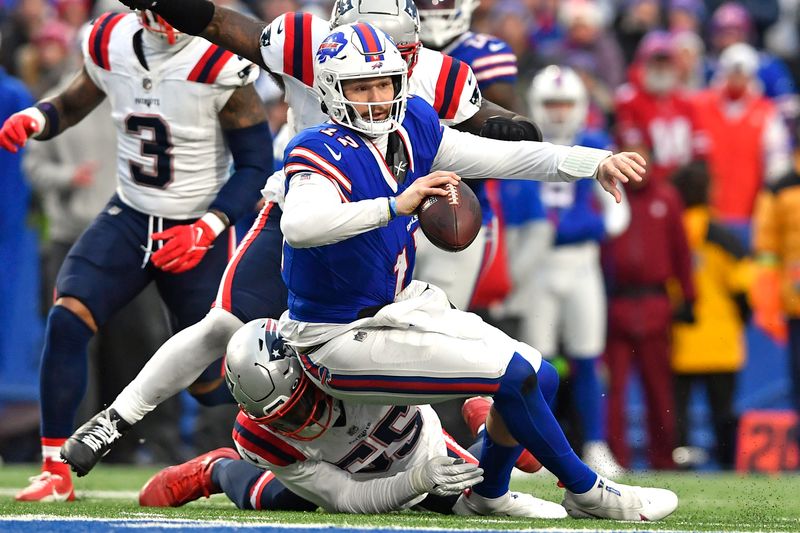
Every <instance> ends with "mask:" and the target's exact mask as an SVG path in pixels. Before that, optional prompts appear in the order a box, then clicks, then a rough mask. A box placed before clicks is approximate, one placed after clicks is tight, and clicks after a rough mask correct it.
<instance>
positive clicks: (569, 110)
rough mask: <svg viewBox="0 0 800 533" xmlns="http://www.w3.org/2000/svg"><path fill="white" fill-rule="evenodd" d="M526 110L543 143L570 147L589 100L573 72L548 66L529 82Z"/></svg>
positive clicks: (581, 83)
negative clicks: (527, 109)
mask: <svg viewBox="0 0 800 533" xmlns="http://www.w3.org/2000/svg"><path fill="white" fill-rule="evenodd" d="M528 106H529V107H530V111H531V115H532V118H533V119H534V120H535V121H536V123H537V124H538V125H539V127H540V128H541V129H542V134H543V135H544V139H545V140H546V141H549V142H553V143H556V144H571V143H572V142H573V141H574V139H575V136H576V135H577V134H578V132H579V131H580V130H581V129H582V128H583V127H584V126H585V124H586V117H587V115H588V112H589V99H588V95H587V93H586V87H585V86H584V84H583V82H582V81H581V79H580V76H578V74H577V73H576V72H575V71H574V70H572V69H571V68H568V67H559V66H556V65H550V66H549V67H546V68H545V69H544V70H542V71H541V72H539V73H538V74H537V75H536V76H535V77H534V78H533V81H532V82H531V86H530V89H529V90H528Z"/></svg>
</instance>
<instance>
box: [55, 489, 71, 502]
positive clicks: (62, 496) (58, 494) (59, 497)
mask: <svg viewBox="0 0 800 533" xmlns="http://www.w3.org/2000/svg"><path fill="white" fill-rule="evenodd" d="M69 492H70V491H67V492H64V493H61V492H58V491H57V490H56V489H55V487H53V498H55V500H56V501H59V502H61V501H64V500H66V499H67V498H69Z"/></svg>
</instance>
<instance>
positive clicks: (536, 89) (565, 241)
mask: <svg viewBox="0 0 800 533" xmlns="http://www.w3.org/2000/svg"><path fill="white" fill-rule="evenodd" d="M527 96H528V106H529V108H530V110H531V113H532V115H533V116H534V117H535V119H536V120H537V122H538V123H539V124H540V126H541V128H542V131H543V132H544V137H545V140H546V141H548V142H552V143H556V144H573V143H575V144H580V145H583V146H591V147H594V148H602V149H607V148H609V147H610V146H611V144H612V143H611V139H610V138H609V136H608V135H607V134H606V133H605V132H604V131H601V130H596V129H587V127H586V117H587V114H588V106H589V101H588V95H587V92H586V88H585V87H584V85H583V82H582V81H581V79H580V77H579V76H578V74H577V73H576V72H575V71H574V70H572V69H571V68H568V67H559V66H556V65H551V66H548V67H547V68H545V69H543V70H542V71H541V72H539V73H538V74H537V75H536V76H535V77H534V78H533V81H532V82H531V85H530V87H529V90H528V95H527ZM515 185H517V186H518V187H524V186H525V185H527V184H515ZM538 191H539V196H540V199H541V203H542V205H543V207H544V211H545V213H546V216H547V219H548V220H550V221H552V222H553V223H554V225H555V239H554V241H553V243H552V246H550V247H549V248H548V249H547V250H546V251H544V252H543V253H542V254H541V255H540V256H539V257H537V258H534V260H535V272H536V274H533V272H534V269H533V268H532V266H534V265H531V258H530V257H529V256H528V255H527V254H526V253H524V252H522V253H519V254H518V253H517V250H511V251H510V253H509V261H510V262H512V270H513V271H515V272H520V273H525V274H524V275H521V276H519V277H518V278H517V279H516V280H515V284H514V287H513V289H512V293H511V295H510V296H509V301H510V303H509V307H510V308H512V309H513V310H514V312H515V314H517V315H518V316H519V317H520V319H521V321H520V322H521V323H520V333H519V335H520V339H521V340H522V341H523V342H526V343H528V344H530V345H532V346H536V348H537V349H539V351H541V352H542V355H543V356H544V357H545V358H547V359H552V358H553V357H555V356H556V355H558V350H559V346H563V350H564V355H565V356H567V357H568V358H569V360H570V384H571V390H572V398H573V405H575V406H576V408H577V411H578V416H579V419H580V422H581V430H582V431H581V434H582V436H583V439H584V446H583V454H582V457H583V460H584V461H585V462H586V464H588V465H589V466H591V467H592V468H594V469H595V470H597V471H598V472H601V473H602V474H603V475H605V476H609V477H618V476H620V475H622V474H623V473H624V470H623V469H622V467H620V466H619V464H617V462H616V461H615V459H614V456H613V455H612V454H611V450H610V449H609V448H608V445H607V444H606V438H605V428H604V421H605V418H606V417H605V395H604V394H603V386H602V380H601V377H600V369H599V368H598V363H599V357H600V355H601V354H602V353H603V350H604V348H605V334H606V298H605V287H604V285H603V273H602V269H601V267H600V242H602V241H603V240H605V239H606V238H611V237H614V236H616V235H619V234H620V233H622V232H623V231H625V229H627V227H628V224H629V223H630V207H629V205H628V203H627V202H623V203H620V204H617V203H615V202H613V201H611V199H610V198H609V196H608V195H607V194H605V193H604V192H603V190H602V189H600V187H599V186H597V184H596V183H591V182H578V183H542V184H540V187H539V188H538ZM526 207H527V206H520V205H517V204H516V203H514V202H512V203H511V204H510V205H504V211H505V214H506V216H507V219H515V220H522V219H523V218H524V216H523V215H521V214H520V213H522V212H523V211H525V210H526ZM514 211H516V212H514ZM526 237H528V236H526ZM535 245H536V243H531V242H530V241H529V240H524V241H522V240H519V241H517V246H518V250H520V251H524V250H527V249H529V248H530V247H531V246H535ZM517 262H519V263H521V264H514V263H517ZM531 302H535V305H531ZM473 402H475V400H473Z"/></svg>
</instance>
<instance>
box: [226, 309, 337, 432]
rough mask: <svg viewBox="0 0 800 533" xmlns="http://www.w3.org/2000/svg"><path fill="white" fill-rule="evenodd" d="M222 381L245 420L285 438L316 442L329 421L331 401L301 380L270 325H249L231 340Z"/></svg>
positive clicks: (265, 321) (267, 322) (273, 324)
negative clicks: (252, 421)
mask: <svg viewBox="0 0 800 533" xmlns="http://www.w3.org/2000/svg"><path fill="white" fill-rule="evenodd" d="M225 382H226V384H227V385H228V389H229V390H230V391H231V394H232V395H233V397H234V399H235V400H236V401H237V403H238V404H239V409H240V410H241V411H242V412H243V413H244V414H245V415H246V416H247V417H248V418H250V419H252V420H255V421H256V422H258V423H260V424H265V425H267V426H269V427H270V428H271V429H272V430H274V431H275V432H276V433H280V434H282V435H285V436H287V437H290V438H293V439H296V440H312V439H315V438H317V437H319V436H320V435H322V434H323V433H324V432H325V431H326V430H327V429H328V427H330V425H331V423H332V421H333V415H334V412H335V411H336V409H335V407H334V402H333V398H332V397H331V396H329V395H327V394H325V393H324V392H323V391H322V390H321V389H319V388H318V387H316V386H315V385H314V384H313V383H312V382H311V380H310V379H309V378H308V377H307V376H306V375H305V373H304V372H303V369H302V368H301V365H300V361H299V360H298V357H297V353H296V352H295V351H294V350H293V349H292V348H291V347H290V346H288V345H287V344H285V343H284V342H283V339H281V338H280V337H278V335H277V323H276V322H275V321H274V320H271V319H258V320H253V321H251V322H248V323H247V324H245V325H244V326H243V327H242V328H240V329H239V330H238V331H237V332H236V333H235V334H234V335H233V337H231V340H230V342H229V343H228V349H227V352H226V357H225Z"/></svg>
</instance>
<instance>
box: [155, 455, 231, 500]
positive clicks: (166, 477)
mask: <svg viewBox="0 0 800 533" xmlns="http://www.w3.org/2000/svg"><path fill="white" fill-rule="evenodd" d="M239 458H240V457H239V454H238V453H237V452H236V450H234V449H233V448H218V449H216V450H212V451H210V452H208V453H204V454H203V455H201V456H199V457H195V458H194V459H192V460H190V461H187V462H185V463H183V464H180V465H176V466H170V467H167V468H165V469H163V470H161V471H160V472H158V473H157V474H156V475H154V476H153V477H151V478H150V480H149V481H148V482H147V483H145V484H144V487H142V490H140V491H139V505H141V506H142V507H180V506H181V505H185V504H187V503H189V502H191V501H194V500H196V499H198V498H200V496H205V497H206V498H208V497H209V496H210V495H211V494H216V493H217V492H219V489H218V488H217V487H214V486H213V484H212V483H211V465H212V464H214V463H215V462H217V461H218V460H219V459H239Z"/></svg>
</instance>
